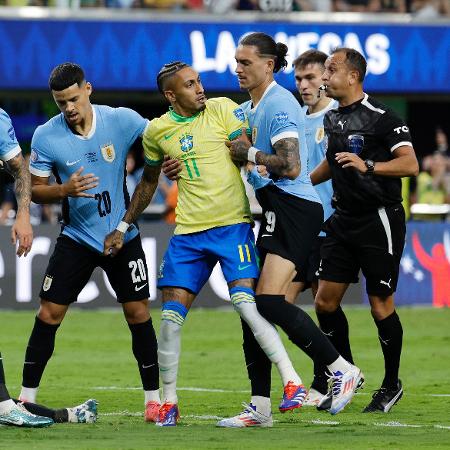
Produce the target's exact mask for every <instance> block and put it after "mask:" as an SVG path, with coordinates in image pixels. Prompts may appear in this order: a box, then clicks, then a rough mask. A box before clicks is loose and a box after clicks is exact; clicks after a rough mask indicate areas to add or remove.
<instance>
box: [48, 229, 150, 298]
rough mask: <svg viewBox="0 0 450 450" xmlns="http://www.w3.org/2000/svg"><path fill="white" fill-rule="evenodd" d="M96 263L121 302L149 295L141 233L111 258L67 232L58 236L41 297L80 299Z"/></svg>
mask: <svg viewBox="0 0 450 450" xmlns="http://www.w3.org/2000/svg"><path fill="white" fill-rule="evenodd" d="M96 267H101V268H102V269H103V270H104V271H105V272H106V275H107V277H108V280H109V282H110V283H111V286H112V288H113V290H114V292H115V293H116V296H117V301H118V302H119V303H126V302H130V301H137V300H145V299H147V298H149V296H150V291H149V285H148V270H147V263H146V261H145V254H144V250H143V248H142V243H141V238H140V236H139V235H138V236H136V237H135V238H134V239H132V240H131V241H129V242H127V243H126V244H125V245H124V246H123V247H122V249H121V250H120V252H119V253H118V254H117V255H116V256H115V257H114V258H111V257H109V256H103V255H102V254H99V253H98V252H95V251H93V250H91V249H89V248H88V247H85V246H84V245H82V244H79V243H78V242H76V241H74V240H73V239H71V238H69V237H67V236H65V235H63V234H61V235H60V236H59V237H58V239H57V240H56V245H55V249H54V250H53V254H52V256H51V257H50V261H49V263H48V266H47V270H46V272H45V276H44V280H43V282H42V286H41V291H40V293H39V296H40V298H41V299H43V300H47V301H50V302H52V303H57V304H59V305H69V304H70V303H73V302H76V301H77V297H78V295H79V293H80V292H81V290H82V289H83V288H84V286H86V284H87V282H88V281H89V278H90V277H91V275H92V272H93V271H94V269H95V268H96Z"/></svg>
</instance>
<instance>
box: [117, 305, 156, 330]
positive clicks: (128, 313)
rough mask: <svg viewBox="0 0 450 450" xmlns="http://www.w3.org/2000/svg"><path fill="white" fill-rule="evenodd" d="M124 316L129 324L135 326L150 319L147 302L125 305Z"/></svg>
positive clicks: (123, 306)
mask: <svg viewBox="0 0 450 450" xmlns="http://www.w3.org/2000/svg"><path fill="white" fill-rule="evenodd" d="M122 308H123V314H124V316H125V320H126V321H127V323H129V324H131V325H134V324H137V323H144V322H147V320H149V319H150V312H149V310H148V305H147V300H144V301H138V302H127V303H123V305H122Z"/></svg>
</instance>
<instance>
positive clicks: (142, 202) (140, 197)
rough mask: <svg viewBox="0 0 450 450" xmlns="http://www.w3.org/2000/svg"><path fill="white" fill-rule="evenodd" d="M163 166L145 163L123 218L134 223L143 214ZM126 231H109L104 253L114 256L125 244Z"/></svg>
mask: <svg viewBox="0 0 450 450" xmlns="http://www.w3.org/2000/svg"><path fill="white" fill-rule="evenodd" d="M160 172H161V166H149V165H147V164H146V165H145V167H144V172H143V174H142V178H141V180H140V181H139V183H138V185H137V186H136V189H135V191H134V194H133V197H132V198H131V202H130V204H129V206H128V209H127V212H126V213H125V216H124V218H123V219H122V220H123V221H124V222H126V223H129V224H131V223H133V222H135V221H136V220H137V218H138V217H139V216H140V215H141V214H142V212H143V211H144V209H145V208H146V207H147V206H148V204H149V203H150V201H151V200H152V198H153V194H154V193H155V190H156V187H157V186H158V179H159V174H160ZM123 238H124V233H122V232H121V231H119V230H113V231H112V232H111V233H109V234H108V235H107V236H106V238H105V241H104V244H103V254H104V255H107V256H108V255H109V256H114V255H116V254H117V252H118V251H119V250H120V249H121V248H122V246H123Z"/></svg>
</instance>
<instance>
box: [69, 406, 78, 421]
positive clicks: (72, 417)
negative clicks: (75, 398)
mask: <svg viewBox="0 0 450 450" xmlns="http://www.w3.org/2000/svg"><path fill="white" fill-rule="evenodd" d="M66 409H67V422H69V423H78V417H77V416H76V415H75V410H76V408H66Z"/></svg>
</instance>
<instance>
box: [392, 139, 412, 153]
mask: <svg viewBox="0 0 450 450" xmlns="http://www.w3.org/2000/svg"><path fill="white" fill-rule="evenodd" d="M404 145H407V146H408V147H412V143H411V142H409V141H402V142H399V143H398V144H395V145H394V146H393V147H391V153H392V152H393V151H394V150H396V149H397V148H399V147H403V146H404Z"/></svg>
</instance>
